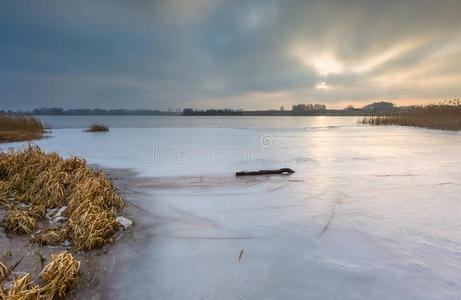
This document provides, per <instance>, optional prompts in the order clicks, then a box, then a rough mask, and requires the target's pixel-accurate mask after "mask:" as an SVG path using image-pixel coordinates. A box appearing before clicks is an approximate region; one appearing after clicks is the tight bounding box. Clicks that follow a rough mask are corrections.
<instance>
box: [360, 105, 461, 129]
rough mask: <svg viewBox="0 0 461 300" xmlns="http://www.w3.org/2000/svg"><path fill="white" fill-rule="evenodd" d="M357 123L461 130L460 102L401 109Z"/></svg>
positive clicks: (366, 118)
mask: <svg viewBox="0 0 461 300" xmlns="http://www.w3.org/2000/svg"><path fill="white" fill-rule="evenodd" d="M359 122H360V123H363V124H369V125H401V126H416V127H424V128H432V129H445V130H461V101H460V99H455V100H450V101H445V102H441V103H439V104H432V105H426V106H412V107H408V108H402V109H400V110H399V111H398V112H395V113H393V114H392V115H384V116H371V117H365V118H363V119H362V120H360V121H359Z"/></svg>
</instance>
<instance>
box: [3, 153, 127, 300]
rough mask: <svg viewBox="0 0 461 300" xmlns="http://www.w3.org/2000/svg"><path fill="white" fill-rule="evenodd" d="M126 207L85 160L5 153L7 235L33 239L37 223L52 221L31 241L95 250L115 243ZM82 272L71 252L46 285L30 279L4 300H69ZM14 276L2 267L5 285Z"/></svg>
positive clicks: (45, 273)
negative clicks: (119, 214) (119, 219)
mask: <svg viewBox="0 0 461 300" xmlns="http://www.w3.org/2000/svg"><path fill="white" fill-rule="evenodd" d="M123 206H124V201H123V199H122V197H121V196H120V195H119V194H118V193H117V191H116V190H115V188H114V186H113V184H112V182H111V181H110V180H109V179H108V178H107V177H106V175H105V174H104V173H103V172H96V171H93V170H92V169H91V168H89V167H88V165H87V163H86V161H85V160H83V159H80V158H75V157H73V158H69V159H63V158H62V157H60V156H59V155H58V154H57V153H45V152H43V151H42V150H41V149H40V148H39V147H37V146H29V147H27V148H25V149H23V150H20V151H15V150H9V151H8V152H0V207H1V208H3V209H5V210H6V214H5V217H4V219H3V221H2V222H1V225H2V226H3V227H4V229H5V231H6V232H8V233H11V234H33V233H34V232H35V231H36V228H37V222H38V221H39V220H40V224H46V223H47V218H48V223H47V224H48V226H47V227H46V228H45V229H42V230H40V231H38V232H35V234H33V235H32V239H31V240H32V242H35V243H37V244H39V245H42V246H44V245H60V244H62V243H63V242H64V241H66V240H67V241H69V242H70V243H71V245H72V248H73V250H75V251H78V250H92V249H95V248H98V247H101V246H103V245H105V244H107V243H110V242H112V240H113V235H114V234H115V232H116V231H117V230H118V228H119V224H118V223H117V221H116V217H117V212H118V210H119V209H120V208H122V207H123ZM58 211H59V212H60V214H58V213H57V212H58ZM57 217H59V219H60V220H58V221H57V219H56V218H57ZM57 222H58V223H57ZM79 269H80V262H78V261H76V260H74V259H73V257H72V255H71V254H70V253H68V252H63V253H61V254H59V255H53V256H52V259H51V262H50V263H49V264H48V265H47V266H46V267H45V268H44V269H43V270H42V272H41V273H40V278H41V281H42V282H41V286H39V285H36V284H34V283H33V282H32V281H31V276H30V274H25V275H23V276H21V277H19V278H17V279H16V280H15V281H14V282H13V283H12V287H11V288H10V289H9V290H8V291H3V290H2V288H1V286H0V299H21V300H23V299H50V300H51V299H54V298H56V297H58V298H60V297H64V296H65V295H66V293H67V291H68V290H69V289H70V288H71V286H72V285H73V284H74V282H75V281H76V280H77V278H78V272H79ZM9 273H10V270H9V268H8V267H7V266H6V265H3V264H2V263H0V279H1V280H0V282H1V281H2V280H4V279H5V278H7V277H8V276H9Z"/></svg>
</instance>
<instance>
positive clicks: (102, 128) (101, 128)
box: [86, 123, 109, 132]
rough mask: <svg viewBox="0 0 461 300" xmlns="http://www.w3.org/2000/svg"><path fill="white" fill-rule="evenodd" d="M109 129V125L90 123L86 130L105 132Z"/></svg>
mask: <svg viewBox="0 0 461 300" xmlns="http://www.w3.org/2000/svg"><path fill="white" fill-rule="evenodd" d="M106 131H109V127H108V126H106V125H104V124H99V123H94V124H92V125H91V126H90V127H89V128H88V129H87V130H86V132H106Z"/></svg>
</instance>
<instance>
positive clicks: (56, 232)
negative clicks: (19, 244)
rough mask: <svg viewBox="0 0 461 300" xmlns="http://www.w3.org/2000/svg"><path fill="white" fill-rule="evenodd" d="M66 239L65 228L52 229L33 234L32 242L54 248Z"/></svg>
mask: <svg viewBox="0 0 461 300" xmlns="http://www.w3.org/2000/svg"><path fill="white" fill-rule="evenodd" d="M66 237H67V228H66V227H53V228H47V229H45V230H42V231H39V232H37V233H36V234H34V237H33V238H32V241H33V242H35V243H37V244H39V245H41V246H46V245H48V246H56V245H59V244H61V243H63V242H64V241H65V240H66Z"/></svg>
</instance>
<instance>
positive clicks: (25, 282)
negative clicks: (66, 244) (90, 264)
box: [0, 252, 80, 300]
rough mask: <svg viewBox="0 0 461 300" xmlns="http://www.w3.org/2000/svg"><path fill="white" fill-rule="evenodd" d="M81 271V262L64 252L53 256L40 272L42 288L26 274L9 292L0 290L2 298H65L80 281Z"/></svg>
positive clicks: (14, 283) (19, 278)
mask: <svg viewBox="0 0 461 300" xmlns="http://www.w3.org/2000/svg"><path fill="white" fill-rule="evenodd" d="M0 264H1V263H0ZM0 267H1V266H0ZM79 271H80V262H79V261H77V260H75V259H74V258H73V257H72V255H71V254H70V253H68V252H62V253H60V254H57V255H52V256H51V261H50V263H49V264H47V265H46V266H45V267H44V268H43V270H42V271H41V272H40V275H39V277H40V279H41V281H42V286H41V287H40V286H39V285H36V284H34V283H33V281H32V279H31V275H30V274H29V273H26V274H24V275H22V276H20V277H18V278H16V279H15V280H14V282H13V283H12V286H11V288H9V290H8V291H6V292H5V291H4V290H3V289H2V288H0V298H1V299H11V300H16V299H17V300H29V299H30V300H35V299H37V300H38V299H49V300H51V299H54V298H55V297H59V298H61V297H64V296H66V293H67V291H69V289H70V288H71V287H72V285H73V284H74V283H75V282H76V281H77V280H78V277H79ZM6 276H8V274H7V275H6ZM6 276H5V278H6ZM5 278H3V279H5Z"/></svg>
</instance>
